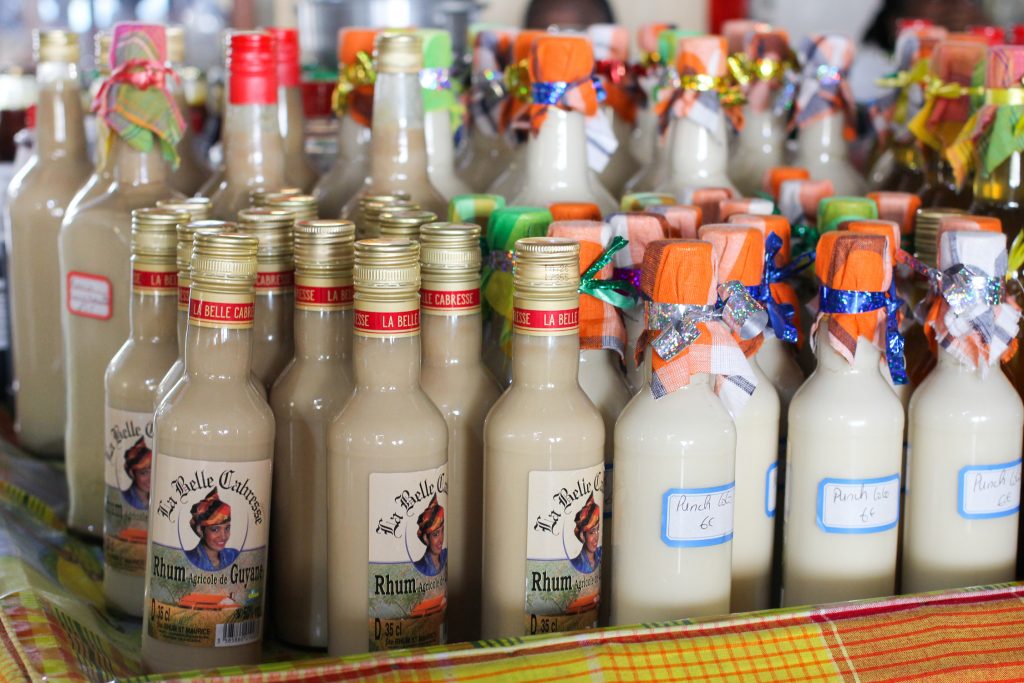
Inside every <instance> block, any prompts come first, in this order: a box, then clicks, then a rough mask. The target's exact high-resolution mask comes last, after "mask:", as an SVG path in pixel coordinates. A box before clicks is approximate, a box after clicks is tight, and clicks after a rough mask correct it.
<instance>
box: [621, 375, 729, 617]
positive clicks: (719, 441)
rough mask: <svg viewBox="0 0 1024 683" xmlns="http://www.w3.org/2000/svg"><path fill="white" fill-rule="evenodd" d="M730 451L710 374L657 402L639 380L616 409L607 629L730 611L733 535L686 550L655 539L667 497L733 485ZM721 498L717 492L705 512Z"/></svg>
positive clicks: (660, 537)
mask: <svg viewBox="0 0 1024 683" xmlns="http://www.w3.org/2000/svg"><path fill="white" fill-rule="evenodd" d="M649 367H650V361H649V360H648V368H649ZM648 372H650V371H649V370H648ZM735 450H736V429H735V427H734V426H733V421H732V418H731V417H730V416H729V413H728V411H726V409H725V406H723V405H722V402H721V400H719V398H718V397H717V396H716V395H715V393H714V391H713V389H712V386H711V382H710V377H709V376H708V375H694V376H693V377H691V380H690V384H689V385H688V386H686V387H683V388H681V389H678V390H676V391H674V392H672V393H671V394H669V395H668V396H665V397H663V398H660V399H657V400H656V399H655V398H654V396H653V395H651V391H650V389H649V387H648V385H646V384H645V385H644V386H643V387H642V388H641V389H640V391H639V393H637V395H636V396H634V397H633V399H632V400H631V401H630V402H629V405H627V406H626V408H625V409H624V410H623V411H622V415H621V416H620V417H619V421H618V422H617V423H616V424H615V481H614V486H613V488H614V494H613V496H614V498H615V517H614V519H613V526H614V527H615V530H614V534H615V539H616V541H615V548H614V552H615V554H614V556H613V557H614V558H615V560H614V564H615V566H614V568H613V569H614V572H615V573H614V576H615V582H614V584H613V585H612V610H611V623H612V624H613V625H621V624H635V623H640V622H651V621H663V620H666V619H681V618H684V617H695V616H703V615H709V614H725V613H727V612H728V611H729V594H730V584H731V576H732V545H733V544H732V541H725V542H724V543H717V544H714V545H707V546H692V547H686V546H675V545H670V544H669V543H667V542H666V541H665V540H663V537H664V533H665V528H664V527H665V511H666V499H665V496H666V494H668V493H670V492H671V490H672V489H687V490H690V489H705V488H712V487H720V486H726V485H729V484H732V482H733V481H734V477H735V464H736V459H735ZM719 502H720V501H719V499H718V497H717V496H716V497H715V498H714V499H713V503H714V504H713V505H712V509H711V510H709V512H712V511H716V510H718V509H720V508H719V506H718V503H719ZM709 516H713V515H709ZM714 521H718V522H719V523H720V525H721V524H724V521H723V520H721V519H717V520H712V521H711V528H714Z"/></svg>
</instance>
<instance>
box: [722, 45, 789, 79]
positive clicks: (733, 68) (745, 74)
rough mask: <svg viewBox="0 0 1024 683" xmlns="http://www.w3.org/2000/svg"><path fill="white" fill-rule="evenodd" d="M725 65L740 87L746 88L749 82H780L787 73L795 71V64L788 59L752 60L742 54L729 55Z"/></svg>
mask: <svg viewBox="0 0 1024 683" xmlns="http://www.w3.org/2000/svg"><path fill="white" fill-rule="evenodd" d="M726 64H727V65H728V66H729V73H731V74H732V77H733V78H734V79H735V80H736V82H737V83H738V84H739V85H741V86H746V85H748V84H749V83H750V82H751V81H782V80H783V78H784V77H785V75H786V72H787V71H792V70H794V69H796V64H795V63H793V62H792V61H791V60H788V59H787V60H779V59H771V58H764V59H753V58H752V57H751V56H750V55H748V54H746V53H743V52H737V53H735V54H732V55H729V58H728V59H727V60H726Z"/></svg>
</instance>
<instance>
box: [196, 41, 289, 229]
mask: <svg viewBox="0 0 1024 683" xmlns="http://www.w3.org/2000/svg"><path fill="white" fill-rule="evenodd" d="M230 41H231V43H230V45H231V47H230V49H229V51H228V54H227V66H228V69H227V70H228V79H229V81H228V105H227V111H226V112H225V113H224V125H223V127H222V130H223V131H224V138H223V140H224V180H223V181H221V183H220V185H219V186H218V187H217V188H216V189H215V190H214V191H213V192H212V193H211V194H210V198H211V199H212V200H213V217H214V218H217V219H220V220H234V218H235V215H236V214H237V213H238V212H239V211H240V210H242V209H244V208H245V207H247V206H248V205H249V191H250V190H252V189H253V188H257V187H265V188H277V187H283V186H284V184H285V154H284V142H283V140H282V139H281V131H280V128H279V125H280V124H279V122H278V121H279V116H278V105H279V103H278V100H277V63H276V56H275V53H274V39H273V37H272V36H271V35H270V34H268V33H263V32H260V31H236V32H234V33H232V34H231V37H230Z"/></svg>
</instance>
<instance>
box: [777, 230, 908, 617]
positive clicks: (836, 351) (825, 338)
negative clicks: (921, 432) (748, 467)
mask: <svg viewBox="0 0 1024 683" xmlns="http://www.w3.org/2000/svg"><path fill="white" fill-rule="evenodd" d="M888 242H889V239H888V238H887V237H883V236H881V235H874V234H857V233H850V232H846V231H841V232H828V233H825V234H824V235H822V237H821V239H820V240H819V241H818V247H817V259H816V262H815V269H816V270H817V273H818V278H819V279H820V280H821V283H822V287H821V291H820V302H821V303H820V311H821V312H820V313H819V314H818V319H817V335H818V338H817V356H818V366H817V368H816V369H815V371H814V373H813V374H812V375H811V376H810V377H809V378H808V379H807V381H806V382H805V383H804V385H803V386H802V387H801V388H800V390H799V391H798V392H797V393H796V396H794V397H793V402H792V403H791V404H790V406H789V442H788V454H787V465H786V467H787V472H786V504H785V537H784V539H783V554H782V569H783V579H782V582H783V594H782V603H783V605H786V606H791V605H806V604H812V603H813V604H819V603H823V602H835V601H839V600H854V599H858V598H870V597H878V596H885V595H892V593H893V591H894V590H895V588H896V544H897V536H898V531H897V525H898V524H899V518H900V483H901V474H902V472H901V469H902V460H903V408H902V406H901V405H900V402H899V399H898V398H897V397H896V395H895V394H894V393H893V391H892V389H891V388H890V386H889V384H888V382H886V380H885V378H884V377H882V373H880V372H879V364H880V362H881V360H882V349H886V348H888V346H887V345H886V344H885V340H886V325H887V315H886V310H885V300H886V294H887V292H888V290H889V284H890V281H891V279H892V267H891V261H890V257H889V253H888V252H889V246H888ZM850 292H857V293H858V294H855V295H851V294H850Z"/></svg>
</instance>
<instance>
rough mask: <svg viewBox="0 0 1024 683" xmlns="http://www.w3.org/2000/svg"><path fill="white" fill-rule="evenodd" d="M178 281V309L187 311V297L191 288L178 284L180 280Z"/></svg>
mask: <svg viewBox="0 0 1024 683" xmlns="http://www.w3.org/2000/svg"><path fill="white" fill-rule="evenodd" d="M178 282H179V284H178V310H179V311H187V310H188V297H189V295H190V294H191V293H192V288H191V287H189V286H187V285H182V284H180V282H181V281H180V280H179V281H178Z"/></svg>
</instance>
